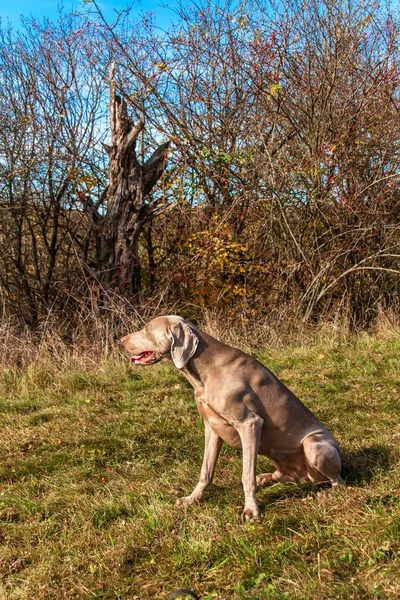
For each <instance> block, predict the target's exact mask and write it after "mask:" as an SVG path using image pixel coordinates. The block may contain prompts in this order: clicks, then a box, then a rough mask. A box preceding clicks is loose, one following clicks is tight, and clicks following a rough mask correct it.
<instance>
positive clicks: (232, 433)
mask: <svg viewBox="0 0 400 600" xmlns="http://www.w3.org/2000/svg"><path fill="white" fill-rule="evenodd" d="M196 404H197V409H198V411H199V413H200V416H201V417H202V419H203V420H204V421H205V422H206V423H208V424H209V425H210V427H211V429H212V430H213V431H214V433H216V434H217V435H218V436H219V437H220V438H221V439H222V440H224V442H226V443H227V444H229V446H233V447H234V448H241V447H242V443H241V441H240V436H239V434H238V432H237V431H236V429H234V427H232V425H230V424H229V423H228V421H226V420H225V419H224V418H223V417H221V416H220V415H219V414H218V413H217V412H216V411H215V410H213V409H212V408H211V407H210V406H209V404H208V403H207V402H205V401H204V400H202V399H201V398H196Z"/></svg>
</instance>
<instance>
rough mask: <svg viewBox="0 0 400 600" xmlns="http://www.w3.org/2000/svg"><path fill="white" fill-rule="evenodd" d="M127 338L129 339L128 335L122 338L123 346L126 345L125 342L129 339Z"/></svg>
mask: <svg viewBox="0 0 400 600" xmlns="http://www.w3.org/2000/svg"><path fill="white" fill-rule="evenodd" d="M127 337H128V336H127V335H125V336H124V337H123V338H121V339H120V340H119V341H120V342H121V344H122V345H123V346H124V345H125V342H126V339H127Z"/></svg>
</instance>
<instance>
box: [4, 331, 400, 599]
mask: <svg viewBox="0 0 400 600" xmlns="http://www.w3.org/2000/svg"><path fill="white" fill-rule="evenodd" d="M211 325H212V323H211V322H210V326H211ZM210 328H211V329H212V327H210ZM226 333H227V334H228V337H229V335H230V336H231V338H234V337H235V336H234V335H232V333H230V332H229V331H227V332H226ZM8 335H9V336H10V335H11V333H10V331H9V334H8ZM46 335H47V334H46ZM97 335H99V336H103V335H104V331H103V332H101V331H96V332H93V336H92V344H91V345H90V344H89V343H88V345H87V346H85V344H83V345H82V344H81V345H80V346H78V344H76V345H75V347H74V346H72V347H71V346H69V347H66V346H65V344H63V342H62V340H61V339H59V338H57V337H54V336H50V335H48V336H47V337H46V336H45V335H43V336H42V340H41V343H40V344H38V343H37V341H36V340H37V338H36V340H35V338H31V339H27V338H26V337H25V339H24V340H23V339H22V338H18V339H15V337H14V338H10V337H9V339H8V340H6V341H5V342H4V343H3V345H2V350H1V352H2V357H3V360H4V362H3V364H6V366H5V367H4V368H3V371H2V376H1V383H0V420H1V427H2V430H1V431H2V433H1V437H0V454H1V467H0V523H1V529H0V536H1V552H0V581H1V584H0V598H1V599H7V600H17V599H18V600H26V599H30V598H35V600H36V599H40V600H41V599H45V598H46V599H51V600H61V599H66V598H67V599H69V598H71V599H72V598H103V599H110V600H111V599H117V598H120V599H121V600H122V599H124V600H127V599H133V598H138V599H143V600H145V599H149V598H156V599H158V598H159V599H164V598H167V596H168V593H170V592H171V591H172V590H173V589H175V588H176V587H180V586H187V587H191V588H192V589H195V590H196V591H197V592H198V593H199V594H200V595H201V597H202V599H203V600H205V599H208V600H211V599H220V600H239V599H243V600H244V599H259V600H261V599H266V598H271V599H275V600H278V599H286V598H287V599H293V600H300V599H306V598H307V599H308V598H310V597H312V598H316V599H321V600H322V599H335V600H337V599H343V600H344V599H354V600H355V599H357V600H359V599H367V598H368V599H373V598H374V599H375V598H393V599H395V598H398V597H399V595H400V584H399V581H400V560H399V559H400V542H399V537H400V492H399V489H400V464H399V458H400V456H399V441H400V429H399V412H400V411H399V408H400V405H399V391H400V384H399V377H398V373H399V371H400V352H399V351H400V336H399V335H398V334H396V333H395V332H394V333H390V331H389V328H388V329H387V330H384V331H380V332H379V331H378V336H375V337H369V336H361V337H357V338H353V339H352V340H351V341H350V342H349V341H347V342H343V341H342V342H339V341H338V339H337V336H336V335H335V334H334V333H329V335H326V336H325V339H324V341H323V342H322V341H319V342H318V343H313V344H303V345H300V346H296V347H293V346H291V347H283V348H280V349H279V350H278V349H276V348H273V347H264V349H259V350H258V351H257V355H258V357H259V358H260V359H261V360H262V361H263V362H265V363H266V364H267V365H269V366H270V367H271V368H272V369H273V370H274V371H275V372H276V373H277V374H278V375H280V376H281V378H282V379H283V380H284V381H285V382H286V383H287V384H288V385H289V386H290V387H292V388H293V389H294V390H295V391H296V392H297V393H298V394H299V396H300V397H301V398H302V399H303V400H304V401H305V402H306V403H307V404H308V406H310V407H311V408H312V409H313V410H314V411H315V412H316V413H317V414H318V416H319V417H320V418H321V419H322V420H323V421H324V422H325V423H326V424H327V425H328V426H329V427H330V428H331V429H332V431H333V432H334V433H335V435H336V436H337V438H338V439H339V441H340V443H341V445H342V448H343V454H344V459H345V463H346V469H347V470H346V473H345V475H346V478H347V483H348V486H347V487H346V488H345V489H344V490H342V491H340V492H339V493H338V494H337V495H335V496H333V497H327V496H320V495H318V494H317V493H316V490H315V489H313V488H312V487H310V486H295V485H281V484H276V485H273V486H271V487H269V488H267V489H265V490H262V491H261V492H259V501H260V506H261V508H262V511H263V513H264V515H265V516H264V519H263V521H262V522H261V523H257V524H250V525H243V524H241V523H240V521H239V518H238V517H239V514H240V509H241V507H242V503H243V494H242V490H241V483H240V479H241V473H240V471H241V461H240V453H239V452H237V451H236V450H233V449H230V448H227V447H225V448H224V450H223V452H222V456H221V458H220V461H219V463H218V466H217V473H216V478H215V486H214V487H213V489H212V491H210V492H209V495H208V498H207V501H206V502H203V503H201V504H199V505H198V506H195V507H191V508H188V509H186V510H182V509H179V508H177V507H175V505H174V501H175V499H176V497H178V496H179V495H182V494H183V493H188V492H189V491H190V489H191V487H192V486H193V485H194V484H195V482H196V478H197V475H198V472H199V469H200V464H201V457H202V445H203V436H202V428H201V422H200V418H199V417H198V415H197V412H196V408H195V405H194V402H193V399H192V391H191V389H190V388H189V387H188V384H187V383H186V382H185V381H184V380H182V378H181V377H180V376H179V374H178V373H177V372H176V371H174V370H173V369H172V368H170V367H169V366H168V365H164V364H160V365H158V366H155V367H153V368H148V369H134V368H131V367H130V366H129V365H128V364H127V363H126V361H125V359H122V358H120V357H119V356H116V355H115V354H113V353H112V346H113V343H112V336H111V332H109V334H108V335H109V337H108V339H109V341H108V342H107V344H108V346H107V345H106V346H104V345H103V344H102V345H101V347H100V346H96V343H94V344H93V340H96V339H97ZM98 339H104V338H103V337H99V338H98ZM242 339H244V338H242ZM88 342H89V338H88ZM10 343H11V344H13V345H14V349H13V350H12V351H10V349H9V346H8V345H9V344H10ZM18 344H19V345H18ZM240 345H242V346H243V343H242V344H240ZM82 346H83V349H82ZM6 348H8V350H7V351H6ZM14 359H18V360H14ZM7 365H8V366H7ZM260 463H261V464H260V471H261V470H263V469H265V468H266V467H267V464H268V461H267V460H266V459H261V461H260Z"/></svg>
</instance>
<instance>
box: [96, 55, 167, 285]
mask: <svg viewBox="0 0 400 600" xmlns="http://www.w3.org/2000/svg"><path fill="white" fill-rule="evenodd" d="M113 75H114V68H113V67H111V72H110V123H111V145H110V146H105V148H106V151H107V153H108V155H109V157H110V182H109V185H108V188H107V192H106V199H107V209H106V213H105V214H104V215H100V214H99V213H97V215H96V218H97V224H96V228H97V230H98V232H99V233H100V235H101V250H100V261H99V263H100V264H99V278H100V281H101V283H102V284H103V285H104V287H105V288H106V290H112V291H113V292H117V293H119V294H121V295H123V296H126V295H128V296H130V295H137V294H138V293H139V292H140V289H141V265H140V258H139V238H140V234H141V232H142V230H143V227H144V225H145V224H146V222H147V221H148V220H149V219H151V218H152V217H153V216H154V215H155V214H157V213H158V212H160V209H165V206H160V204H159V203H157V202H153V203H148V202H145V199H146V196H148V194H149V193H150V191H151V190H152V188H153V186H154V185H155V183H156V182H157V180H158V179H159V178H160V176H161V175H162V173H163V171H164V169H165V164H166V157H167V149H168V145H169V142H167V143H166V144H162V145H161V146H159V147H158V148H157V150H156V151H155V152H154V153H153V155H152V156H151V157H150V158H149V159H148V160H147V161H146V162H144V163H143V164H141V163H140V162H139V161H138V158H137V155H136V150H135V146H136V140H137V138H138V136H139V134H140V132H141V131H142V129H143V127H144V121H143V120H142V119H141V120H140V121H139V122H138V123H136V124H135V123H134V122H133V121H132V119H131V118H130V117H129V115H128V109H127V104H126V102H125V100H123V99H122V98H121V97H120V96H119V95H118V94H117V93H116V92H115V82H114V79H113ZM86 208H88V206H87V207H86ZM89 208H90V207H89ZM93 216H94V215H93V214H92V218H93Z"/></svg>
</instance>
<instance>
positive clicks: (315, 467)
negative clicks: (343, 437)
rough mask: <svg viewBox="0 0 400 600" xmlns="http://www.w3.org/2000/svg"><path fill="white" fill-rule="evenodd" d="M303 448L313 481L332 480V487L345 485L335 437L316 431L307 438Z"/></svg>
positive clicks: (309, 474) (310, 477) (309, 475)
mask: <svg viewBox="0 0 400 600" xmlns="http://www.w3.org/2000/svg"><path fill="white" fill-rule="evenodd" d="M303 449H304V455H305V457H306V462H307V472H308V477H309V479H311V481H315V482H324V481H330V482H331V484H332V488H336V487H337V486H339V485H344V480H343V479H342V477H341V475H340V471H341V468H342V461H341V460H340V454H339V449H338V447H337V444H336V441H335V439H334V438H333V437H330V436H329V437H328V436H327V435H326V434H325V433H315V434H313V435H310V436H308V437H306V438H305V440H304V441H303Z"/></svg>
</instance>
